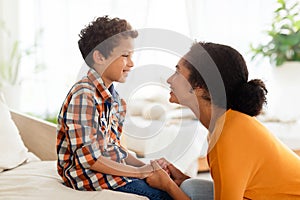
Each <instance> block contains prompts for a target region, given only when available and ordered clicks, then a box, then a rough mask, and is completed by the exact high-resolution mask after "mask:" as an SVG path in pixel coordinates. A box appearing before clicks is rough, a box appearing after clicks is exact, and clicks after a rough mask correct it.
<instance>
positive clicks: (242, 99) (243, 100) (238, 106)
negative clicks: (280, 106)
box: [232, 79, 268, 116]
mask: <svg viewBox="0 0 300 200" xmlns="http://www.w3.org/2000/svg"><path fill="white" fill-rule="evenodd" d="M267 93H268V90H267V89H266V86H265V84H264V82H263V81H262V80H260V79H253V80H250V81H248V82H245V83H243V84H241V85H240V86H239V87H238V88H237V89H236V91H235V95H234V96H233V99H232V109H234V110H238V111H240V112H243V113H245V114H248V115H250V116H256V115H258V114H259V113H260V112H261V110H262V107H263V104H265V103H266V102H267V99H266V95H267Z"/></svg>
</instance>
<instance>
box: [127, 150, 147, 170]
mask: <svg viewBox="0 0 300 200" xmlns="http://www.w3.org/2000/svg"><path fill="white" fill-rule="evenodd" d="M125 162H126V164H127V165H131V166H134V167H141V166H144V165H146V164H145V163H144V162H143V161H141V160H139V159H137V158H136V157H135V156H134V155H132V154H131V153H130V152H128V156H127V158H126V159H125Z"/></svg>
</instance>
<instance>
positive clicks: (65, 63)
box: [19, 0, 275, 114]
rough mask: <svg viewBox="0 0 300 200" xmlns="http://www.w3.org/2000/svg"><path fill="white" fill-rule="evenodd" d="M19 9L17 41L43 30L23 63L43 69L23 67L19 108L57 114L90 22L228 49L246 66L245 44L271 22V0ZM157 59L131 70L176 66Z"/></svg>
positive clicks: (48, 2)
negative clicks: (123, 24) (104, 19)
mask: <svg viewBox="0 0 300 200" xmlns="http://www.w3.org/2000/svg"><path fill="white" fill-rule="evenodd" d="M19 4H20V8H19V10H20V19H19V20H20V25H21V27H20V36H21V40H22V41H25V44H26V43H27V44H29V43H32V42H33V41H34V40H35V38H36V34H37V33H39V32H40V30H42V33H39V34H38V36H39V51H38V53H37V55H36V58H35V59H34V60H32V59H31V60H30V59H28V60H25V61H24V62H23V63H22V65H27V66H33V65H35V64H37V63H42V64H44V65H45V67H46V69H45V70H43V71H42V72H39V73H36V74H33V73H32V71H30V70H26V69H28V68H26V67H23V71H22V75H23V77H24V81H23V93H22V106H21V108H22V109H23V111H25V112H33V113H39V114H44V113H53V114H57V112H58V109H59V108H60V106H61V103H62V101H63V99H64V98H65V95H66V93H67V92H68V90H69V88H70V87H71V85H72V84H73V83H74V81H75V79H76V77H77V73H78V72H79V70H80V68H81V66H82V64H83V60H82V58H81V55H80V52H79V50H78V46H77V41H78V39H79V38H78V34H79V32H80V30H81V29H82V28H83V27H84V26H85V25H86V24H87V23H88V22H90V21H92V20H93V19H94V18H95V17H98V16H103V15H109V16H111V17H120V18H125V19H127V20H128V21H129V22H130V23H131V24H132V26H133V27H134V28H136V29H141V28H162V29H167V30H172V31H175V32H178V33H180V34H183V35H185V36H187V37H189V38H191V39H197V40H198V41H212V42H219V43H224V44H228V45H230V46H233V47H234V48H236V49H238V50H239V51H240V52H241V53H242V54H243V55H244V56H245V57H246V60H248V61H249V58H250V56H249V55H248V51H249V44H250V43H251V42H253V43H258V42H260V41H262V39H263V32H262V31H263V30H264V29H265V28H266V27H267V25H268V24H269V23H270V20H271V17H272V11H273V9H274V5H275V1H274V0H243V1H240V0H227V1H222V0H163V1H161V0H143V1H141V0H127V1H124V0H85V1H82V0H26V1H19ZM158 54H159V52H148V53H146V52H144V55H141V54H138V56H137V57H136V60H137V61H138V62H136V65H144V64H150V63H151V62H155V64H159V63H164V64H165V65H168V63H169V65H170V66H171V67H172V66H175V64H176V60H177V58H176V57H175V58H169V59H165V58H166V56H165V55H164V54H165V53H163V54H162V55H158ZM249 62H250V61H249ZM251 64H252V63H251ZM27 72H30V73H29V74H27Z"/></svg>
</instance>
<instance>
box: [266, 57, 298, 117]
mask: <svg viewBox="0 0 300 200" xmlns="http://www.w3.org/2000/svg"><path fill="white" fill-rule="evenodd" d="M267 88H268V90H269V95H268V106H267V114H268V115H269V117H272V118H273V119H275V120H280V121H285V122H288V121H297V120H299V119H300V92H299V88H300V62H286V63H284V64H283V65H282V66H279V67H274V68H273V69H272V81H271V82H270V84H269V85H267Z"/></svg>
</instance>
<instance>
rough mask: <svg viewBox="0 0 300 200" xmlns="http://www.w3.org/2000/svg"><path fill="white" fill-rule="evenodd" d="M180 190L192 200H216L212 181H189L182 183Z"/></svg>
mask: <svg viewBox="0 0 300 200" xmlns="http://www.w3.org/2000/svg"><path fill="white" fill-rule="evenodd" d="M180 188H181V189H182V191H183V192H184V193H186V194H187V195H188V196H189V197H190V198H191V199H192V200H196V199H197V200H199V199H201V200H202V199H203V200H213V199H214V184H213V182H212V181H208V180H201V179H187V180H185V181H183V182H182V183H181V185H180Z"/></svg>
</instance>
